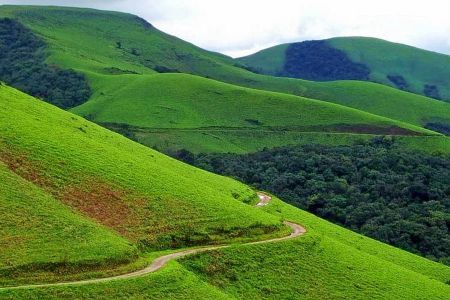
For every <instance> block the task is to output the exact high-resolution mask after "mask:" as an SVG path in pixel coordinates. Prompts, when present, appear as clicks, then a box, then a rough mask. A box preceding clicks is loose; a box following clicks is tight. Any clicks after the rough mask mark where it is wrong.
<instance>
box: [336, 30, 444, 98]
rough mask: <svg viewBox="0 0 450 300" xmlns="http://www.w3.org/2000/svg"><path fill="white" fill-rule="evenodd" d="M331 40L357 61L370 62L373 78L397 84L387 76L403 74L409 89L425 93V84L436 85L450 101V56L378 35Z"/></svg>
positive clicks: (381, 81) (368, 63)
mask: <svg viewBox="0 0 450 300" xmlns="http://www.w3.org/2000/svg"><path fill="white" fill-rule="evenodd" d="M328 43H329V44H330V45H332V46H333V47H335V48H337V49H340V50H342V51H344V52H346V53H347V55H348V56H349V57H350V58H351V59H352V60H353V61H355V62H357V63H364V64H366V65H367V66H368V67H369V68H370V69H371V74H370V78H371V80H373V81H376V82H380V83H383V84H386V85H392V86H394V85H393V84H392V82H390V81H389V80H388V79H387V75H401V76H403V77H404V79H405V80H406V81H407V82H408V85H409V87H408V90H411V91H412V92H414V93H417V94H423V89H424V85H426V84H430V85H436V86H437V87H438V89H439V93H440V95H441V97H442V99H445V101H450V84H449V83H448V80H446V78H448V77H449V76H450V71H449V70H450V59H449V56H448V55H444V54H440V53H436V52H431V51H426V50H422V49H418V48H415V47H411V46H407V45H402V44H397V43H391V42H388V41H384V40H380V39H375V38H364V37H350V38H334V39H330V40H329V41H328Z"/></svg>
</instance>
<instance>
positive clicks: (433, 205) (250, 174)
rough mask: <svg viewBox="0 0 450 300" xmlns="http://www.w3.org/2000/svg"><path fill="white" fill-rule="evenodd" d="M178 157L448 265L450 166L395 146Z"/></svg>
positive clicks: (389, 142)
mask: <svg viewBox="0 0 450 300" xmlns="http://www.w3.org/2000/svg"><path fill="white" fill-rule="evenodd" d="M173 155H174V156H175V157H177V158H179V159H181V160H183V161H185V162H187V163H190V164H193V165H196V166H198V167H200V168H203V169H206V170H210V171H212V172H215V173H220V174H224V175H228V176H232V177H235V178H237V179H239V180H242V181H244V182H246V183H248V184H251V185H253V186H254V187H255V188H256V189H260V190H267V191H270V192H272V193H273V194H275V195H277V196H279V197H280V198H282V199H283V200H285V201H288V202H289V203H291V204H293V205H295V206H297V207H300V208H302V209H305V210H308V211H310V212H312V213H314V214H316V215H318V216H320V217H323V218H325V219H328V220H330V221H332V222H334V223H337V224H340V225H343V226H345V227H347V228H350V229H352V230H355V231H357V232H360V233H363V234H365V235H367V236H370V237H373V238H375V239H378V240H380V241H383V242H387V243H390V244H392V245H395V246H397V247H400V248H403V249H405V250H408V251H411V252H414V253H417V254H421V255H423V256H425V257H428V258H430V259H433V260H438V261H441V262H443V263H445V264H447V265H450V231H449V228H450V171H449V170H450V160H449V159H448V158H445V157H440V156H433V155H428V154H423V153H418V152H413V151H405V150H404V149H398V148H397V147H396V146H395V143H394V142H393V141H392V140H390V139H377V140H374V141H371V142H367V143H360V144H357V145H352V146H319V145H307V146H298V147H284V148H278V149H273V150H264V151H261V152H258V153H254V154H246V155H236V154H199V155H193V154H192V153H189V152H187V151H185V150H182V151H178V152H177V153H175V154H173Z"/></svg>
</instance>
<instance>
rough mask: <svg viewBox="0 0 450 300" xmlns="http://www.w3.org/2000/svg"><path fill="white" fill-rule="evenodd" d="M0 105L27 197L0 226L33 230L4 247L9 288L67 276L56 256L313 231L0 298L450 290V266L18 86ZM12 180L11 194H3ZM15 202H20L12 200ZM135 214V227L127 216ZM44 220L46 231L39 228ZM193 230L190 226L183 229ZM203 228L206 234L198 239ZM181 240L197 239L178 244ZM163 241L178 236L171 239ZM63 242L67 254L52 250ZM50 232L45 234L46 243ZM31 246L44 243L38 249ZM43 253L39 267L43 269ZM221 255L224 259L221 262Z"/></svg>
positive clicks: (78, 259)
mask: <svg viewBox="0 0 450 300" xmlns="http://www.w3.org/2000/svg"><path fill="white" fill-rule="evenodd" d="M0 109H2V110H3V111H5V112H7V113H6V114H2V115H1V116H0V132H2V135H1V139H0V141H1V142H0V152H1V154H2V155H1V161H2V165H1V166H2V167H1V168H0V176H1V179H2V182H4V183H5V185H3V184H2V185H1V186H2V187H3V186H6V187H7V188H2V192H1V193H2V201H3V202H5V205H6V207H7V208H10V207H11V205H16V206H19V207H20V206H21V207H22V209H20V210H19V209H12V210H11V209H7V210H6V212H5V213H4V215H3V219H2V220H10V222H6V223H5V222H4V221H3V223H2V225H5V226H4V227H3V226H2V231H4V232H7V234H8V235H9V236H11V235H15V236H17V237H19V238H23V237H26V236H27V235H28V236H29V237H31V239H29V240H23V243H22V244H21V245H20V246H14V247H16V248H15V249H14V250H15V251H7V252H5V254H3V257H2V259H4V260H5V261H11V262H13V261H14V260H15V261H16V263H15V264H13V265H10V266H9V267H16V268H17V270H18V272H16V273H15V274H14V277H11V276H8V275H7V274H5V275H6V276H2V281H3V282H4V284H5V283H6V284H12V283H16V284H17V283H21V282H24V281H25V280H30V281H31V280H33V282H36V280H37V281H38V282H39V281H48V280H55V279H56V278H57V274H59V272H61V274H62V275H61V276H60V277H59V279H61V278H64V279H66V280H69V279H70V277H68V276H67V273H66V272H67V269H65V268H62V269H58V268H56V270H55V269H53V271H56V272H57V273H53V274H51V273H52V272H51V271H52V267H53V266H54V265H55V264H57V265H58V264H63V265H66V264H67V262H68V261H69V262H74V264H75V265H72V271H73V272H74V273H76V272H79V274H76V275H78V277H75V278H84V277H83V276H82V273H83V272H87V273H89V274H90V275H89V276H93V275H106V274H108V275H110V274H114V269H115V268H117V269H118V270H119V271H125V270H132V269H135V268H138V267H139V266H141V265H142V263H143V262H146V261H148V259H151V258H152V257H155V256H156V255H159V254H158V253H156V252H151V251H155V250H156V249H153V248H152V244H151V242H152V241H155V240H156V241H157V242H158V245H161V244H162V245H163V246H164V245H165V247H167V248H172V247H185V246H187V245H188V244H189V243H190V244H195V242H197V243H199V244H201V245H204V244H209V243H219V242H233V241H234V242H242V241H245V240H248V239H249V238H251V239H258V238H267V237H268V236H279V235H280V234H286V232H285V231H283V230H281V231H273V230H277V229H279V225H280V220H281V219H287V220H292V221H296V222H299V223H301V224H303V225H304V226H306V227H307V229H308V233H307V235H306V236H305V237H302V238H300V239H298V240H296V241H291V242H283V243H276V244H271V245H265V246H264V247H262V246H233V247H232V248H230V249H227V250H221V251H218V252H217V251H215V252H212V253H210V254H202V255H199V256H195V257H190V258H186V259H185V260H183V261H182V265H180V264H178V263H176V262H172V263H170V264H169V266H167V268H164V269H163V270H161V271H158V272H157V273H154V274H149V275H146V276H143V277H139V278H134V279H127V280H123V281H122V280H118V281H110V282H105V283H98V284H89V285H82V286H60V287H48V288H39V289H19V290H0V298H4V299H20V298H25V297H26V298H31V299H55V298H56V299H57V298H61V297H64V298H94V299H95V298H97V299H117V298H130V297H131V298H133V297H134V298H136V297H141V298H142V297H144V298H148V299H152V298H156V299H157V298H161V297H163V295H164V297H172V298H175V299H176V298H178V299H183V298H186V297H187V298H195V297H200V295H201V297H202V298H211V299H214V298H217V297H222V298H232V297H236V298H248V297H250V298H255V297H256V298H258V297H260V298H261V297H270V296H273V297H277V298H280V297H284V298H289V297H291V296H292V295H303V296H304V297H306V298H345V297H347V298H348V297H350V298H366V297H368V296H369V295H373V296H374V297H378V298H383V297H387V296H389V297H391V298H400V296H401V295H407V296H408V297H410V298H414V297H416V298H426V299H439V298H440V297H441V298H442V296H444V295H446V294H447V293H448V289H449V287H448V285H446V284H445V282H447V281H448V280H449V279H450V268H448V267H446V266H444V265H441V264H437V263H434V262H431V261H429V260H426V259H424V258H421V257H418V256H415V255H412V254H409V253H407V252H405V251H402V250H399V249H396V248H393V247H390V246H387V245H385V244H382V243H379V242H376V241H374V240H371V239H368V238H365V237H363V236H360V235H358V234H355V233H352V232H350V231H348V230H345V229H342V228H340V227H338V226H336V225H332V224H330V223H328V222H325V221H323V220H320V219H319V218H317V217H314V216H312V215H310V214H308V213H305V212H303V211H301V210H298V209H296V208H294V207H291V206H288V205H287V204H284V203H283V202H281V201H279V200H275V199H274V200H273V201H274V202H273V203H272V204H270V205H269V206H267V207H265V208H264V209H256V208H254V207H252V206H250V205H247V204H245V203H244V202H248V203H250V204H252V205H253V204H255V201H256V199H255V195H254V192H253V191H252V190H250V189H249V188H248V187H247V186H245V185H242V184H240V183H238V182H236V181H234V180H231V179H228V178H225V177H221V176H217V175H213V174H210V173H207V172H205V171H201V170H198V169H195V168H193V167H190V166H188V165H184V164H182V163H180V162H177V161H175V160H172V159H170V158H168V157H166V156H164V155H161V154H159V153H157V152H155V151H153V150H150V149H148V148H146V147H144V146H140V145H138V144H135V143H133V142H131V141H129V140H127V139H125V138H123V137H121V136H120V135H118V134H115V133H111V132H109V131H107V130H105V129H103V128H101V127H99V126H97V125H94V124H92V123H90V122H88V121H85V120H83V119H81V118H80V117H77V116H75V115H73V114H71V113H68V112H64V111H62V110H60V109H58V108H55V107H52V106H51V105H49V104H46V103H44V102H42V101H38V100H35V99H33V98H31V97H29V96H27V95H25V94H23V93H21V92H19V91H17V90H14V89H12V88H9V87H6V86H1V87H0ZM80 145H83V147H80ZM93 179H95V181H93ZM11 190H13V192H11ZM15 190H16V192H15V193H16V194H17V196H12V197H11V196H8V195H10V194H11V193H12V195H14V191H15ZM5 191H6V192H5ZM24 193H25V195H24ZM4 195H7V196H6V197H5V196H4ZM79 196H81V198H78V197H79ZM17 198H19V199H20V201H17V200H16V201H13V200H12V199H17ZM77 199H79V200H82V201H77ZM30 201H33V204H34V205H33V206H30ZM41 202H42V204H40V203H41ZM35 203H37V204H35ZM117 207H118V208H119V210H117ZM31 208H32V209H31ZM103 210H106V211H107V212H109V214H108V216H109V218H105V216H104V214H102V213H101V212H102V211H103ZM99 211H100V213H96V212H99ZM123 212H125V214H123ZM117 213H119V214H117ZM18 214H19V216H22V217H24V218H26V220H32V221H33V222H32V224H34V225H35V226H36V227H35V228H34V227H33V228H32V230H31V231H28V232H27V233H24V232H23V231H22V230H23V228H24V227H23V226H22V224H20V226H18V224H17V223H16V222H14V220H17V216H18ZM130 215H131V216H132V217H133V218H132V219H133V220H136V221H137V223H134V222H131V223H128V220H129V219H128V217H130ZM56 218H57V220H58V222H56V221H55V220H56ZM116 218H118V219H116ZM61 219H63V220H65V221H64V222H66V223H64V222H61ZM35 220H36V221H35ZM144 220H145V221H149V222H151V223H145V222H144ZM169 220H170V221H169ZM43 224H45V226H44V227H45V228H41V227H42V226H43ZM65 224H67V225H66V226H64V225H65ZM72 224H73V225H72ZM80 224H86V225H84V226H82V225H80ZM89 224H92V227H89ZM100 224H103V225H100ZM168 225H169V226H168ZM61 226H63V227H64V228H65V229H66V228H67V227H68V226H76V228H73V230H72V231H68V232H69V233H68V234H70V237H67V236H66V235H64V234H65V233H66V231H65V230H61V229H60V228H61ZM166 226H168V227H166ZM255 226H256V227H255ZM186 227H187V228H188V229H189V231H184V229H185V228H186ZM69 228H70V227H69ZM251 228H253V229H254V231H253V230H252V229H251ZM84 230H90V231H91V232H92V233H91V234H96V233H97V232H98V233H99V234H101V236H100V237H99V238H97V239H93V240H91V239H90V240H89V241H88V243H87V244H86V243H79V242H80V240H79V238H76V237H77V236H79V234H80V233H79V232H83V236H84V234H85V233H84ZM265 232H269V233H268V234H267V233H266V234H265ZM30 233H31V234H34V236H33V235H30ZM39 233H40V234H39ZM198 234H200V235H198ZM205 235H207V236H208V237H209V239H196V238H197V237H199V236H200V237H205ZM180 236H181V237H183V238H187V237H190V238H191V239H183V238H182V239H180V240H177V239H176V238H177V237H180ZM74 237H75V238H74ZM167 239H169V240H170V241H171V242H174V241H175V242H178V244H173V243H170V244H164V242H165V241H167ZM67 240H68V241H67ZM63 241H64V246H65V247H64V250H63V252H62V253H63V254H64V255H61V256H62V257H61V256H57V255H56V256H55V255H54V254H55V251H57V249H58V247H61V245H62V243H63ZM143 241H147V244H146V243H143ZM45 242H48V244H45V245H44V246H43V245H42V243H45ZM105 243H111V244H112V245H111V246H110V247H111V248H110V250H109V251H107V252H104V251H103V248H102V247H103V246H104V245H105ZM8 245H9V243H8ZM143 246H147V247H148V248H146V249H145V248H142V247H143ZM36 247H37V249H40V250H41V249H44V250H45V251H36V250H33V249H36ZM79 247H85V248H84V249H83V248H82V249H80V248H79ZM136 248H138V249H140V250H141V251H146V252H147V253H148V254H143V253H142V252H140V253H139V254H140V257H141V258H140V259H138V260H137V261H136V262H133V263H132V264H131V266H129V267H128V266H126V265H125V266H122V267H121V266H118V267H112V270H111V269H108V268H105V267H103V268H100V269H98V270H97V269H95V268H93V269H92V268H89V264H92V261H94V262H96V263H98V262H101V261H102V259H103V260H104V261H105V260H108V261H120V258H123V257H124V256H125V257H127V256H126V255H128V257H133V255H134V254H135V253H136ZM33 251H36V252H35V253H36V254H32V253H33ZM30 253H31V254H32V255H30ZM124 253H125V254H124ZM299 258H300V259H299ZM88 259H89V260H88ZM39 260H40V261H41V262H42V264H40V265H38V267H37V268H35V266H36V262H37V261H39ZM86 261H88V263H86V264H85V265H83V264H84V263H85V262H86ZM224 263H226V264H228V265H230V268H229V269H226V270H224V269H223V264H224ZM24 266H25V267H24ZM32 266H33V267H34V268H33V267H32ZM185 267H186V268H188V269H185ZM21 268H22V269H21ZM86 269H87V270H86ZM23 270H27V272H23ZM189 271H191V272H189ZM280 274H289V276H291V277H292V279H297V281H295V280H289V281H286V280H283V277H282V276H281V277H280ZM89 276H88V277H89ZM261 281H262V283H263V284H261ZM298 282H300V284H299V283H298Z"/></svg>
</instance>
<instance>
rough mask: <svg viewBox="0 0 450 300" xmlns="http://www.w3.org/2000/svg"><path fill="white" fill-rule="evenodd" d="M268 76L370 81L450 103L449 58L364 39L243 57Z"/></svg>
mask: <svg viewBox="0 0 450 300" xmlns="http://www.w3.org/2000/svg"><path fill="white" fill-rule="evenodd" d="M238 61H239V62H241V63H243V64H245V65H247V66H248V67H251V68H252V69H254V70H258V71H259V72H261V73H264V74H271V75H276V76H286V77H293V78H302V79H307V80H319V81H333V80H368V81H373V82H377V83H381V84H384V85H388V86H392V87H395V88H397V89H400V90H405V91H410V92H413V93H416V94H420V95H425V96H428V97H431V98H435V99H439V100H444V101H446V102H449V101H450V85H449V84H448V80H446V78H449V76H450V71H449V69H450V57H449V56H448V55H444V54H440V53H436V52H432V51H426V50H423V49H419V48H415V47H411V46H407V45H402V44H398V43H392V42H388V41H385V40H381V39H375V38H366V37H340V38H332V39H327V40H317V41H305V42H299V43H291V44H283V45H278V46H275V47H272V48H268V49H265V50H262V51H260V52H258V53H255V54H252V55H249V56H246V57H242V58H240V59H238Z"/></svg>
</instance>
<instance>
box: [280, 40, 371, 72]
mask: <svg viewBox="0 0 450 300" xmlns="http://www.w3.org/2000/svg"><path fill="white" fill-rule="evenodd" d="M285 55H286V58H285V62H284V67H283V71H282V72H281V74H279V75H281V76H287V77H294V78H302V79H308V80H316V81H330V80H369V75H370V69H369V68H368V67H367V66H366V65H363V64H358V63H355V62H353V61H351V60H350V59H349V58H348V56H347V54H346V53H345V52H343V51H341V50H338V49H335V48H332V47H330V46H329V45H328V44H327V42H326V41H306V42H301V43H293V44H291V45H289V47H288V48H287V49H286V53H285Z"/></svg>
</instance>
